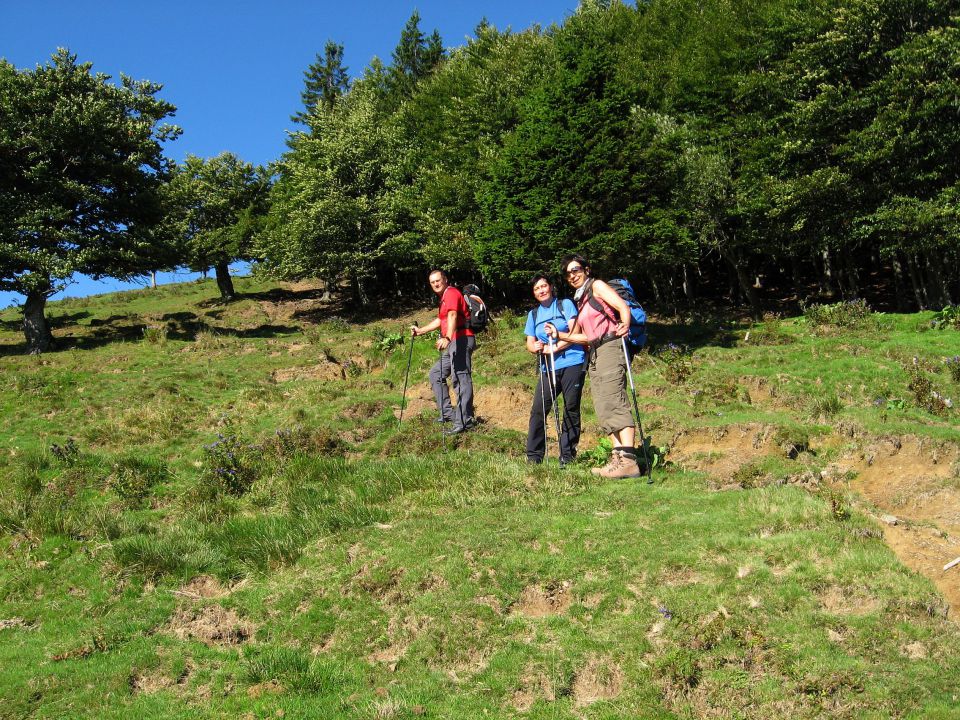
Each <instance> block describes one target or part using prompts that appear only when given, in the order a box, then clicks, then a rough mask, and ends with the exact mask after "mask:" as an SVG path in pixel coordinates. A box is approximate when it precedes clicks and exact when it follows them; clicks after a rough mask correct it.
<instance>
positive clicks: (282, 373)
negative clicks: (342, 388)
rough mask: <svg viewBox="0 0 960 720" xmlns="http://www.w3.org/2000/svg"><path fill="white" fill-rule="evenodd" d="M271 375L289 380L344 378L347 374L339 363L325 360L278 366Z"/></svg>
mask: <svg viewBox="0 0 960 720" xmlns="http://www.w3.org/2000/svg"><path fill="white" fill-rule="evenodd" d="M271 376H272V377H273V379H274V380H275V381H277V382H289V381H290V380H343V379H344V378H345V377H346V376H347V374H346V370H344V368H343V366H342V365H340V364H339V363H335V362H330V361H323V362H320V363H317V364H316V365H310V366H302V367H291V368H277V369H276V370H274V371H273V373H271Z"/></svg>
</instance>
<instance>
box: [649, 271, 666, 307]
mask: <svg viewBox="0 0 960 720" xmlns="http://www.w3.org/2000/svg"><path fill="white" fill-rule="evenodd" d="M647 277H648V278H649V279H650V287H651V288H652V289H653V300H654V302H655V303H656V304H657V305H659V306H661V307H663V297H662V296H661V295H660V286H659V285H657V278H656V276H655V275H654V274H653V273H647Z"/></svg>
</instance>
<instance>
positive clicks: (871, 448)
mask: <svg viewBox="0 0 960 720" xmlns="http://www.w3.org/2000/svg"><path fill="white" fill-rule="evenodd" d="M823 476H824V479H825V480H826V481H828V482H831V483H832V484H834V485H838V484H841V483H843V482H844V481H846V480H847V479H848V478H849V488H850V489H852V490H854V491H856V492H859V493H861V494H862V495H863V496H864V497H865V498H866V499H867V500H868V501H869V503H870V504H871V505H872V506H874V507H875V508H877V510H879V511H880V514H881V515H889V516H892V517H894V518H896V524H895V525H894V524H891V523H888V522H884V523H883V524H882V528H883V535H884V540H885V541H886V542H887V544H888V545H889V546H890V547H891V549H892V550H893V551H894V552H895V553H896V554H897V557H899V558H900V560H901V562H903V563H904V565H906V566H907V567H909V568H911V569H912V570H915V571H917V572H919V573H920V574H922V575H924V576H925V577H927V578H929V579H930V580H932V581H933V583H934V584H935V585H936V586H937V589H939V590H940V592H941V593H943V596H944V597H945V598H946V600H947V602H948V603H949V604H950V606H951V608H952V609H953V617H954V618H956V617H960V566H957V567H954V568H953V569H951V570H948V571H944V570H943V567H944V565H946V564H947V563H949V562H950V561H951V560H953V559H954V558H956V557H960V448H958V447H957V446H955V445H952V444H943V443H932V442H930V441H929V440H925V439H923V438H915V437H908V438H899V437H890V438H881V439H878V440H874V441H872V442H870V443H867V444H865V445H864V446H863V447H862V448H861V449H860V450H859V451H857V452H855V453H851V454H849V455H847V456H845V457H843V458H841V459H840V460H838V461H837V462H836V463H834V464H832V465H830V466H829V467H827V468H826V469H825V470H824V473H823Z"/></svg>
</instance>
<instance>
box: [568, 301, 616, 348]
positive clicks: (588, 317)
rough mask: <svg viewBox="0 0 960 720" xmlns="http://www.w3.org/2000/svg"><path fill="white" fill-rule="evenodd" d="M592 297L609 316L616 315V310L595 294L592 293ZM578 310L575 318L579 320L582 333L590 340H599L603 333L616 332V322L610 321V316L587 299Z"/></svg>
mask: <svg viewBox="0 0 960 720" xmlns="http://www.w3.org/2000/svg"><path fill="white" fill-rule="evenodd" d="M593 298H594V300H596V301H597V302H598V303H600V305H601V306H602V307H603V309H604V310H605V311H606V312H607V314H609V315H610V317H614V318H615V317H617V311H616V310H614V309H613V308H612V307H610V306H609V305H607V304H606V303H605V302H604V301H603V300H601V299H600V298H598V297H597V296H596V295H594V296H593ZM578 310H579V314H578V315H577V320H579V321H580V330H581V332H583V334H584V335H586V336H587V339H588V340H589V341H590V342H594V341H596V340H599V339H600V338H602V337H603V336H604V335H607V334H609V333H612V332H616V330H617V324H616V323H614V322H610V318H608V317H607V316H606V315H604V314H603V313H602V312H600V311H599V310H597V309H596V308H595V307H593V305H591V304H590V303H589V302H588V301H584V303H583V305H582V306H580V307H579V308H578Z"/></svg>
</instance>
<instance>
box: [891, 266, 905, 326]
mask: <svg viewBox="0 0 960 720" xmlns="http://www.w3.org/2000/svg"><path fill="white" fill-rule="evenodd" d="M891 263H892V264H893V287H894V290H895V292H896V294H897V304H896V308H897V312H901V313H905V312H907V310H908V306H907V284H906V282H905V281H904V278H903V263H901V262H900V253H898V252H897V251H896V250H894V251H893V255H892V256H891Z"/></svg>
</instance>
